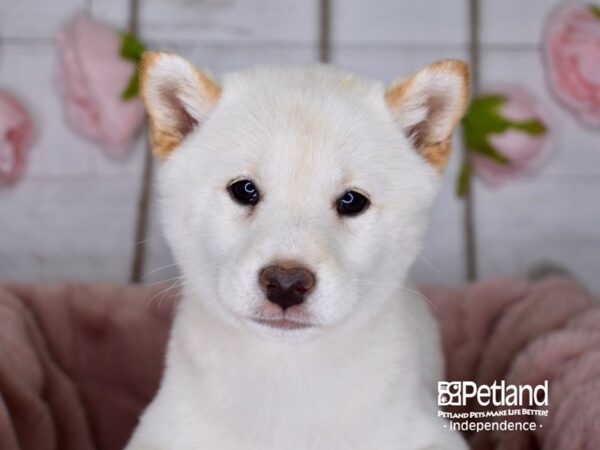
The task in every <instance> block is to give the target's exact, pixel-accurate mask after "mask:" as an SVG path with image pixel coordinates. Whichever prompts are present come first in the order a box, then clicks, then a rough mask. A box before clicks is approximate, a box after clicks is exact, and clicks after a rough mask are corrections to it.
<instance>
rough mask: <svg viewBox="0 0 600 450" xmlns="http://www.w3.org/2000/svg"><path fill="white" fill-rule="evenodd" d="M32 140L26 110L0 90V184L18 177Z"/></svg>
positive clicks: (31, 129) (31, 128)
mask: <svg viewBox="0 0 600 450" xmlns="http://www.w3.org/2000/svg"><path fill="white" fill-rule="evenodd" d="M32 141H33V124H32V122H31V118H30V117H29V115H28V114H27V111H26V110H25V108H24V107H23V105H21V104H20V103H19V101H18V100H17V99H16V98H15V97H13V96H12V95H10V94H8V93H6V92H2V91H0V184H11V183H13V182H15V181H16V180H17V178H19V176H20V175H21V173H22V172H23V168H24V166H25V159H26V155H25V154H26V152H27V149H28V147H29V145H30V144H31V142H32Z"/></svg>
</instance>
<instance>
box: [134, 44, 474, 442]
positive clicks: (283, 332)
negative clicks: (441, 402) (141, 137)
mask: <svg viewBox="0 0 600 450" xmlns="http://www.w3.org/2000/svg"><path fill="white" fill-rule="evenodd" d="M141 82H142V84H141V86H142V94H143V98H144V101H145V104H146V108H147V110H148V113H149V116H150V125H151V141H152V145H153V148H154V152H155V154H156V155H158V156H159V157H160V158H161V159H162V162H161V164H160V167H159V172H158V183H159V189H160V195H161V200H162V221H163V224H164V229H165V233H166V236H167V239H168V241H169V243H170V245H171V248H172V250H173V252H174V255H175V258H176V260H177V262H178V263H179V265H180V267H181V271H182V275H183V279H184V281H185V287H184V289H183V298H182V301H181V303H180V305H179V308H178V311H177V314H176V317H175V322H174V325H173V329H172V333H171V338H170V342H169V347H168V354H167V360H166V368H165V373H164V379H163V381H162V384H161V386H160V390H159V392H158V394H157V396H156V398H155V399H154V401H153V402H152V403H151V405H150V406H149V407H148V409H147V410H146V411H145V413H144V415H143V416H142V418H141V420H140V424H139V427H138V429H137V430H136V431H135V433H134V436H133V438H132V440H131V442H130V444H129V445H128V447H127V449H129V450H142V449H146V450H150V449H155V450H246V449H247V450H250V449H252V450H276V449H277V450H281V449H294V450H309V449H310V450H335V449H340V450H351V449H356V450H359V449H360V450H384V449H390V450H391V449H393V450H398V449H409V450H412V449H415V450H417V449H419V450H425V449H429V450H432V449H464V448H466V446H465V444H464V442H463V440H462V438H461V437H460V436H459V435H457V434H455V433H452V432H450V431H449V430H448V429H447V428H445V426H444V425H445V423H444V422H442V421H441V420H440V419H438V418H437V395H436V382H437V380H439V379H442V378H443V373H442V366H443V361H442V356H441V352H440V343H439V335H438V332H437V329H436V324H435V322H434V320H433V318H432V316H431V314H430V312H429V309H428V305H427V304H426V303H425V302H424V300H423V299H422V298H420V297H419V295H416V294H415V293H414V292H413V291H412V290H411V289H409V288H407V287H406V281H405V278H406V273H407V271H408V269H409V267H410V266H411V264H412V263H413V261H414V260H415V258H416V257H417V254H418V252H419V251H420V248H421V241H422V238H423V234H424V233H425V230H426V226H427V219H428V213H429V209H430V207H431V204H432V201H433V199H434V196H435V194H436V191H437V189H438V185H439V184H440V172H441V170H442V168H443V166H444V164H445V162H446V159H447V157H448V153H449V151H450V138H451V134H452V131H453V129H454V127H455V125H456V124H457V122H458V121H459V119H460V118H461V116H462V115H463V113H464V111H465V106H466V103H467V91H468V71H467V68H466V66H465V64H463V63H462V62H459V61H442V62H438V63H435V64H432V65H430V66H428V67H426V68H425V69H423V70H422V71H420V72H418V73H417V74H415V75H413V76H412V77H409V78H406V79H403V80H401V81H398V82H396V83H394V84H393V85H392V86H391V87H389V88H388V89H387V90H386V89H385V88H384V87H383V86H382V85H381V84H380V83H376V82H372V81H367V80H363V79H360V78H358V77H355V76H353V75H350V74H347V73H344V72H342V71H340V70H337V69H334V68H331V67H328V66H324V65H314V66H308V67H291V68H290V67H287V68H286V67H284V68H282V67H259V68H254V69H250V70H246V71H241V72H236V73H232V74H229V75H226V76H225V77H224V78H223V80H222V84H218V83H217V81H215V80H214V79H213V78H212V77H211V76H210V75H209V74H208V73H206V72H203V71H200V70H198V69H196V68H195V67H194V66H192V65H191V64H190V63H189V62H187V61H186V60H184V59H183V58H181V57H179V56H176V55H173V54H168V53H146V54H145V55H144V59H143V64H142V69H141Z"/></svg>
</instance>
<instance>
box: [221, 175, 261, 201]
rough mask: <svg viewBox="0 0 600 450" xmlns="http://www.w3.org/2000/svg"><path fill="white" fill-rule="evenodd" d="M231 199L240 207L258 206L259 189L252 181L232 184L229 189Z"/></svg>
mask: <svg viewBox="0 0 600 450" xmlns="http://www.w3.org/2000/svg"><path fill="white" fill-rule="evenodd" d="M227 190H228V191H229V194H230V195H231V198H233V199H234V200H235V201H236V202H238V203H239V204H240V205H250V206H253V205H256V204H257V203H258V200H259V195H258V189H257V188H256V186H255V185H254V183H253V182H252V181H250V180H240V181H236V182H235V183H232V184H230V185H229V187H228V188H227Z"/></svg>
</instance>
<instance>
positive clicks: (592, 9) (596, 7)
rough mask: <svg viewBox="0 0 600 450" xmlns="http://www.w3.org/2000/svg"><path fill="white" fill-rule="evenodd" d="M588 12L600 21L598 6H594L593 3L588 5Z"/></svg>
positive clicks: (599, 7) (599, 8)
mask: <svg viewBox="0 0 600 450" xmlns="http://www.w3.org/2000/svg"><path fill="white" fill-rule="evenodd" d="M590 11H591V12H592V14H594V15H595V16H596V17H597V18H598V19H600V6H598V5H594V4H593V3H592V4H591V5H590Z"/></svg>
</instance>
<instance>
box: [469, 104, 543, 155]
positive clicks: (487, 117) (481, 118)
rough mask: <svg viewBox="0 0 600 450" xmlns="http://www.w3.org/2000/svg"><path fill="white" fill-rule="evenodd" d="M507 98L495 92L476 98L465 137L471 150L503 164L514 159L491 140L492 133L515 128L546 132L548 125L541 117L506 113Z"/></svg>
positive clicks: (471, 108) (531, 131)
mask: <svg viewBox="0 0 600 450" xmlns="http://www.w3.org/2000/svg"><path fill="white" fill-rule="evenodd" d="M506 101H507V98H506V97H504V96H502V95H495V94H492V95H484V96H481V97H477V98H475V99H473V101H472V102H471V104H470V105H469V109H468V110H467V113H466V114H465V117H464V118H463V125H464V129H465V141H466V144H467V148H468V149H469V151H472V152H474V153H478V154H480V155H483V156H485V157H487V158H490V159H492V160H493V161H495V162H497V163H499V164H510V160H509V159H508V158H507V157H506V156H504V155H503V154H501V153H500V152H498V151H497V150H496V149H495V148H494V147H493V146H492V145H491V144H490V142H489V137H490V135H492V134H501V133H504V132H505V131H506V130H508V129H511V128H512V129H515V130H520V131H523V132H525V133H527V134H531V135H538V134H542V133H545V132H546V127H545V125H544V124H543V123H542V122H541V121H539V120H537V119H531V120H525V121H516V120H511V119H507V118H505V117H502V115H501V113H500V107H501V106H502V105H504V103H506Z"/></svg>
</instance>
